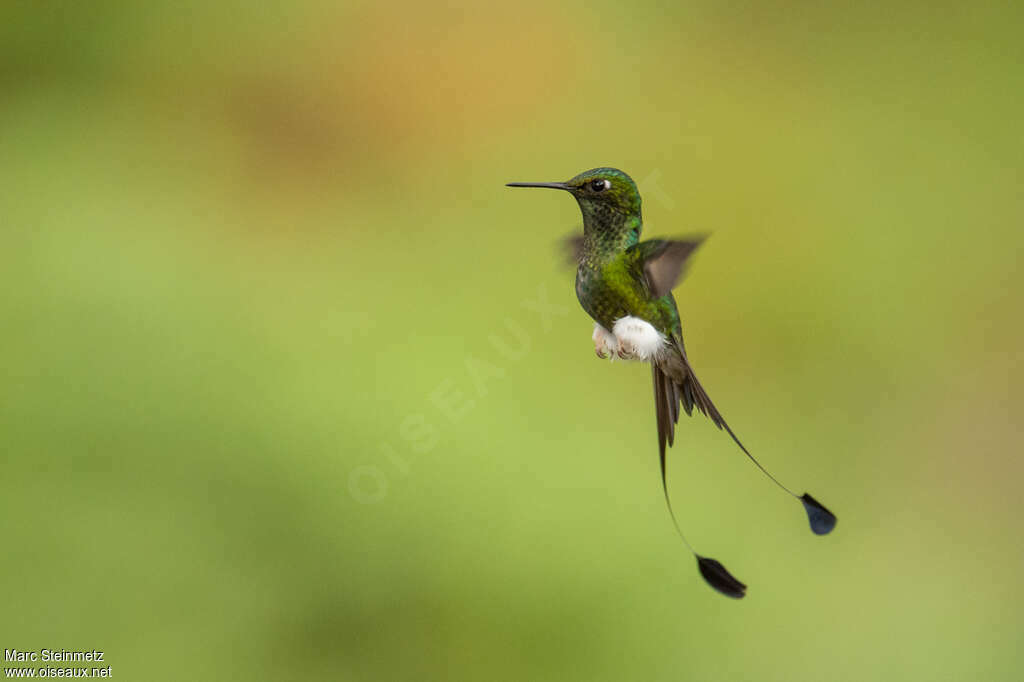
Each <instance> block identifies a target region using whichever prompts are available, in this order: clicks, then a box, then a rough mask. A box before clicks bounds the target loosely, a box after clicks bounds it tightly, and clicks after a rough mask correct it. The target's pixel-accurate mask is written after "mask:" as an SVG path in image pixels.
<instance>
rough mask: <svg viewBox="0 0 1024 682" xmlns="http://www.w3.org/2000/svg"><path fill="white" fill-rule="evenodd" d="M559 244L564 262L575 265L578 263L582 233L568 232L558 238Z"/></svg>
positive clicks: (581, 254)
mask: <svg viewBox="0 0 1024 682" xmlns="http://www.w3.org/2000/svg"><path fill="white" fill-rule="evenodd" d="M559 246H560V247H561V249H562V254H563V256H564V257H565V264H566V265H569V266H572V267H576V266H577V265H579V262H580V258H582V257H583V235H582V234H575V233H574V234H570V235H566V236H565V237H562V239H561V240H559Z"/></svg>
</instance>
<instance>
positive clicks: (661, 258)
mask: <svg viewBox="0 0 1024 682" xmlns="http://www.w3.org/2000/svg"><path fill="white" fill-rule="evenodd" d="M704 239H705V238H704V237H697V238H695V239H687V240H679V241H675V240H668V239H652V240H650V241H646V242H641V243H639V244H637V245H636V246H633V247H630V248H631V250H633V249H635V255H636V257H637V258H638V259H639V260H640V262H641V263H642V271H643V277H644V281H645V282H646V284H647V288H648V289H649V290H650V292H651V295H652V297H653V298H661V297H662V296H664V295H665V294H667V293H669V292H670V291H672V289H674V288H675V286H676V285H677V284H679V280H681V279H682V278H683V273H684V272H686V266H687V263H688V261H689V259H690V256H692V255H693V252H694V251H696V250H697V247H698V246H700V245H701V244H702V243H703V242H704Z"/></svg>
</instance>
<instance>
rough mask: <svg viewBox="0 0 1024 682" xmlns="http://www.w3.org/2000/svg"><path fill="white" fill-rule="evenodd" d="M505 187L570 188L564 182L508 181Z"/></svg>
mask: <svg viewBox="0 0 1024 682" xmlns="http://www.w3.org/2000/svg"><path fill="white" fill-rule="evenodd" d="M505 186H506V187H547V188H548V189H564V190H569V189H572V188H571V187H569V185H567V184H565V183H564V182H508V183H505Z"/></svg>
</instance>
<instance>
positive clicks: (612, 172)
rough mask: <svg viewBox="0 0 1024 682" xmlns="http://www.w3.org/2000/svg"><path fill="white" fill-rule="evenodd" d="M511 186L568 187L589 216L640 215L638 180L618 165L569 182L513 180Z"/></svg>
mask: <svg viewBox="0 0 1024 682" xmlns="http://www.w3.org/2000/svg"><path fill="white" fill-rule="evenodd" d="M508 186H509V187H547V188H549V189H561V190H565V191H567V192H569V193H570V194H572V195H573V196H574V197H576V201H578V202H579V205H580V209H581V210H582V211H583V215H584V217H585V218H586V217H589V216H595V217H596V216H598V215H607V214H617V215H619V216H623V217H632V216H636V217H639V216H640V192H639V191H638V190H637V188H636V183H635V182H633V179H632V178H630V177H629V176H628V175H626V174H625V173H623V172H622V171H620V170H619V169H617V168H594V169H591V170H588V171H584V172H582V173H580V174H579V175H577V176H576V177H574V178H572V179H571V180H567V181H566V182H510V183H508Z"/></svg>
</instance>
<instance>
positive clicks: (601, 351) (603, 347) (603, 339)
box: [593, 322, 619, 360]
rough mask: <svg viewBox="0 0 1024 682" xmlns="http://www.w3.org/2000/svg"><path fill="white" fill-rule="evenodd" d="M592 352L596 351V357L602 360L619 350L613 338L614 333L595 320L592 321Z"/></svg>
mask: <svg viewBox="0 0 1024 682" xmlns="http://www.w3.org/2000/svg"><path fill="white" fill-rule="evenodd" d="M593 339H594V352H595V353H597V357H599V358H601V359H602V360H604V359H605V358H606V357H608V356H609V355H611V356H612V357H613V358H614V357H615V354H616V353H618V352H619V342H618V340H617V339H616V338H615V335H614V334H612V333H611V332H610V331H608V330H607V329H605V328H604V327H602V326H601V325H600V324H598V323H597V322H595V323H594V336H593Z"/></svg>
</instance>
